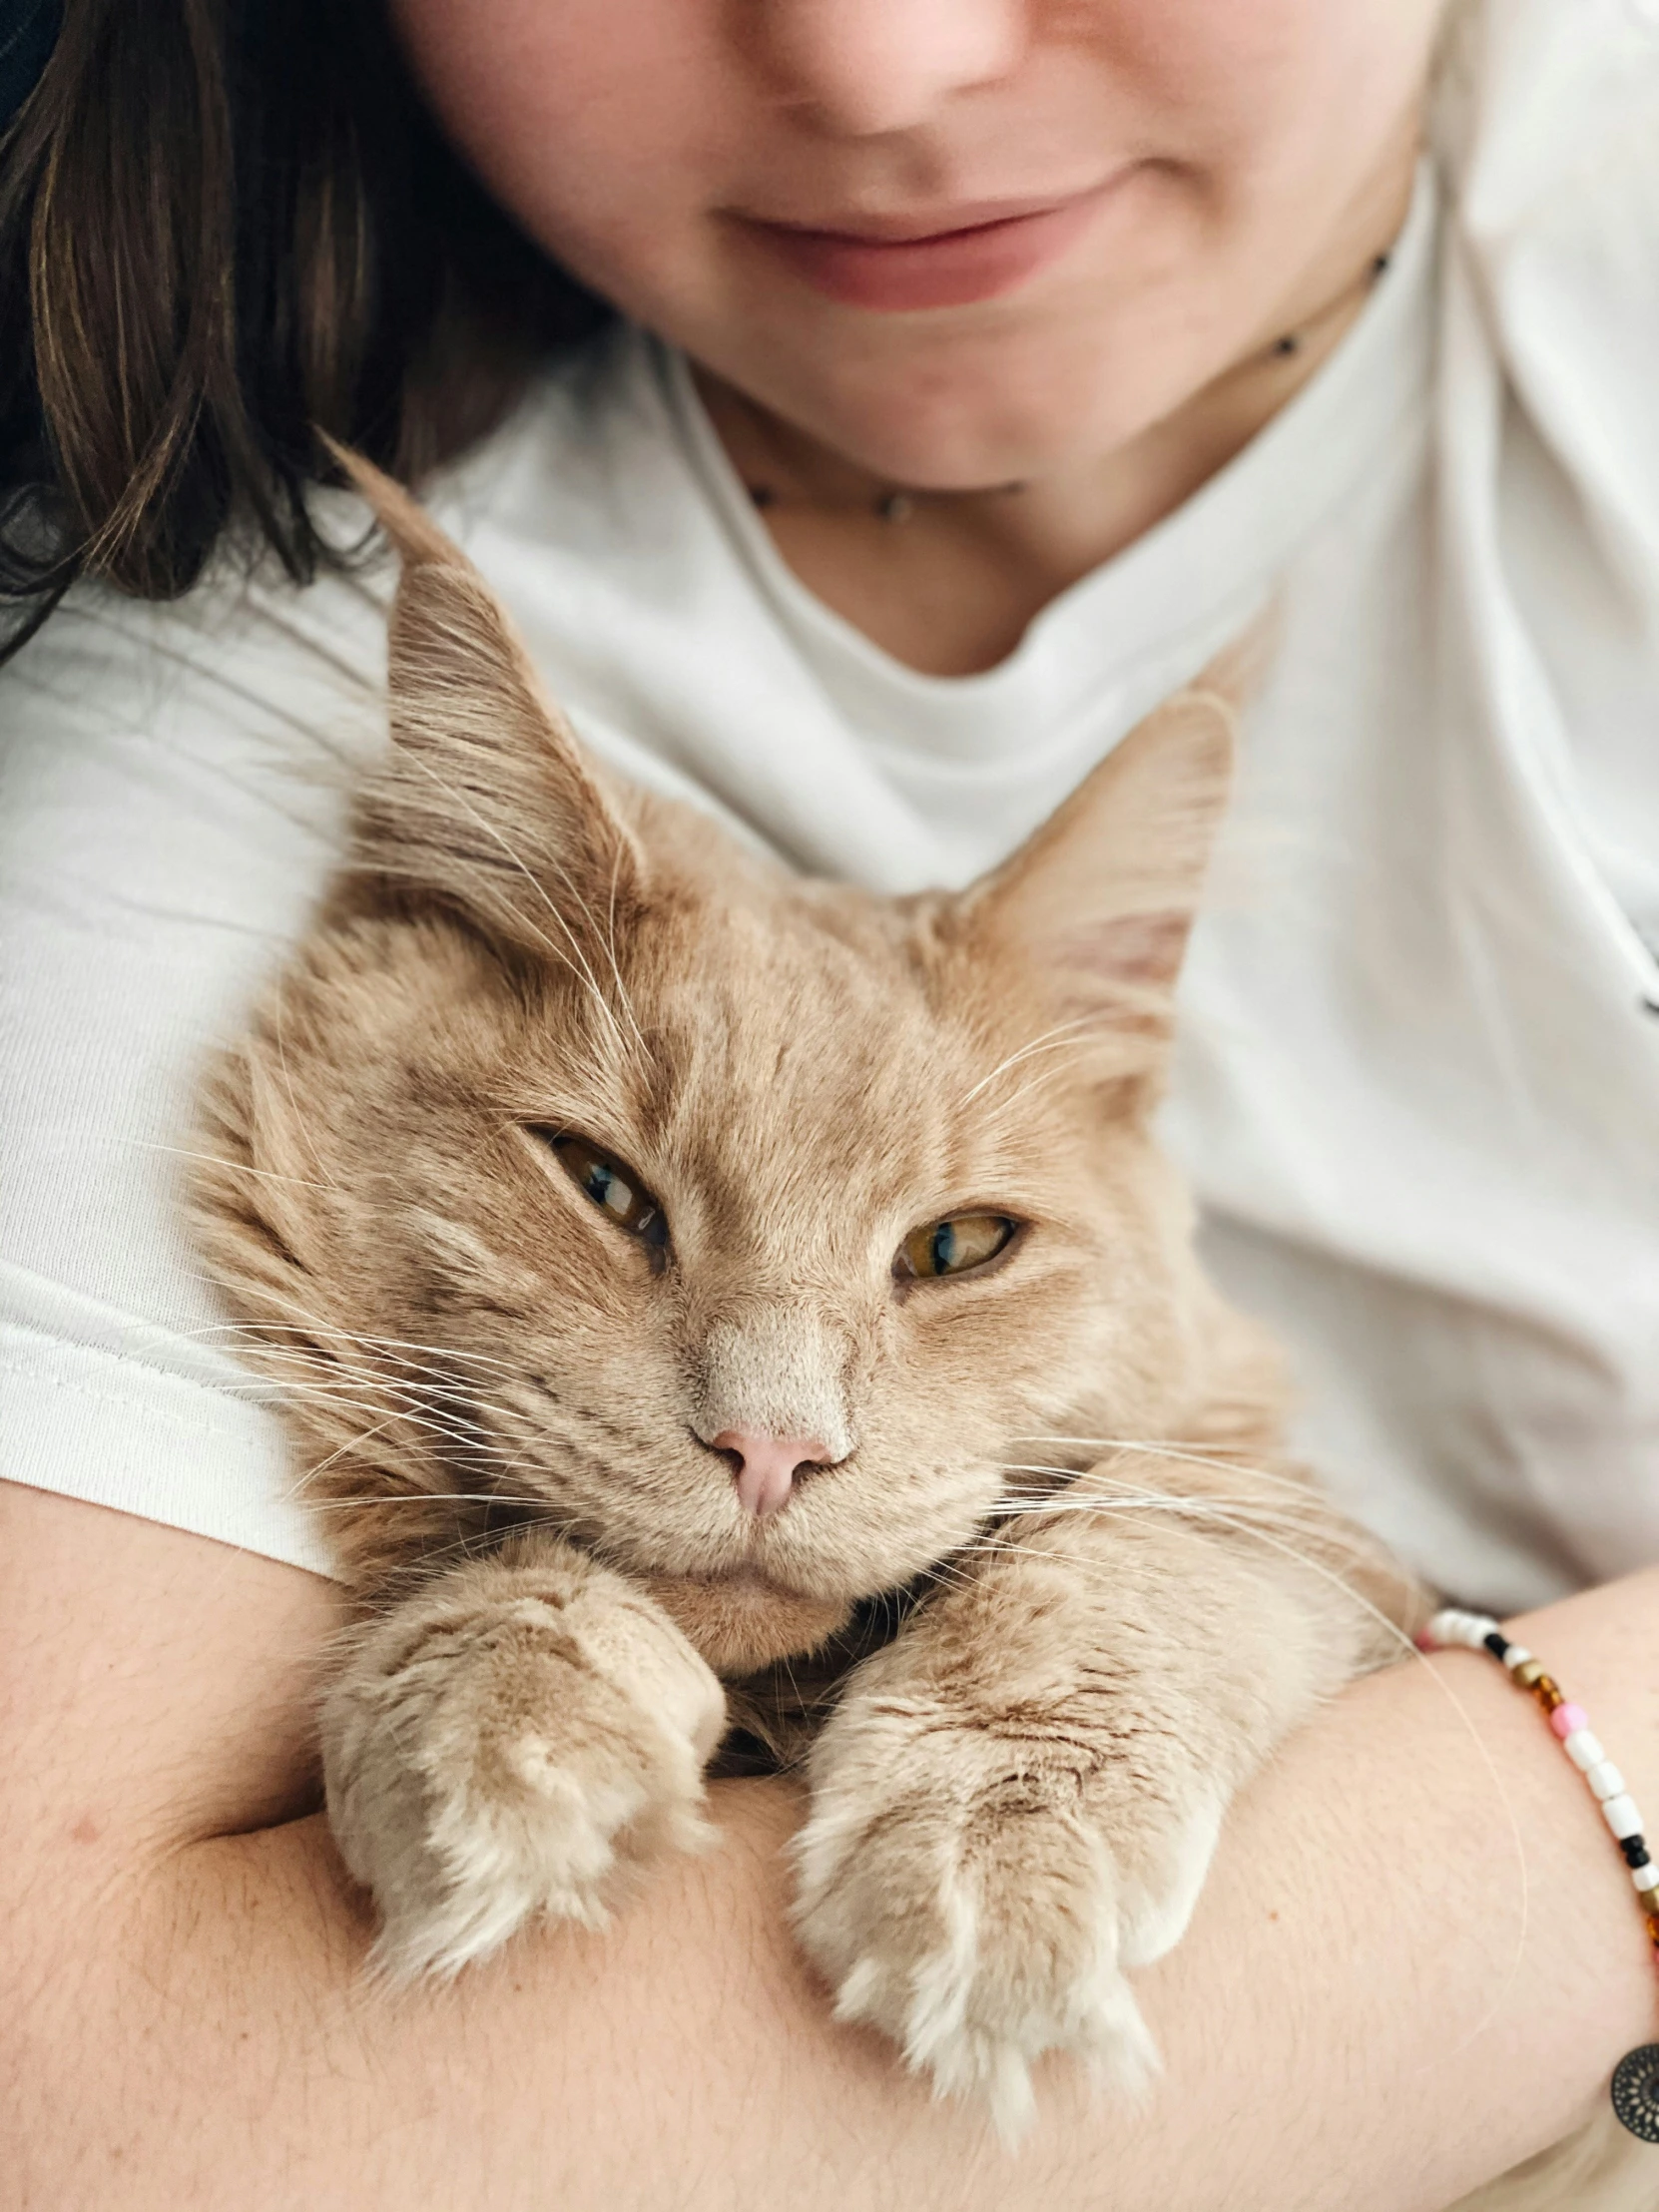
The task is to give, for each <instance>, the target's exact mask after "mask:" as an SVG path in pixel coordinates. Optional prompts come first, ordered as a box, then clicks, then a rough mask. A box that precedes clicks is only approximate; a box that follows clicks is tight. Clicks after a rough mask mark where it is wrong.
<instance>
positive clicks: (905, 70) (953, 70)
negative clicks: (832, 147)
mask: <svg viewBox="0 0 1659 2212" xmlns="http://www.w3.org/2000/svg"><path fill="white" fill-rule="evenodd" d="M1026 12H1027V9H1026V0H767V4H766V5H765V6H763V7H762V8H761V9H760V10H759V11H758V13H757V16H756V17H755V18H754V24H755V28H756V29H757V30H758V32H759V35H760V37H761V38H762V39H763V40H764V42H765V52H766V57H767V63H768V65H769V67H768V74H769V75H770V76H771V77H772V79H773V80H774V82H775V84H776V85H777V87H778V89H779V90H780V91H781V92H782V93H783V94H784V96H785V98H786V99H788V100H789V101H790V102H791V104H792V105H799V106H801V107H805V108H810V109H812V110H813V111H814V112H815V113H816V114H817V115H818V116H819V117H820V119H821V120H822V121H823V123H824V124H825V125H826V126H828V128H829V129H830V130H831V131H834V132H843V133H845V134H846V135H847V136H848V137H852V138H874V137H879V136H881V135H882V134H884V133H887V132H894V131H909V130H914V129H916V128H917V127H918V126H919V125H922V124H925V123H928V122H930V121H931V120H932V119H933V117H934V114H935V112H936V111H937V109H938V108H939V107H940V106H941V105H942V103H943V102H944V101H946V100H948V99H949V98H950V97H951V96H952V94H954V93H958V92H966V91H969V90H971V89H972V88H973V87H974V86H977V85H985V84H991V83H994V82H996V81H997V80H998V79H1000V78H1003V77H1006V76H1009V75H1011V74H1012V73H1013V72H1014V71H1015V70H1016V69H1017V68H1018V66H1019V62H1020V60H1021V57H1022V56H1023V54H1024V51H1025V46H1026V20H1025V19H1026Z"/></svg>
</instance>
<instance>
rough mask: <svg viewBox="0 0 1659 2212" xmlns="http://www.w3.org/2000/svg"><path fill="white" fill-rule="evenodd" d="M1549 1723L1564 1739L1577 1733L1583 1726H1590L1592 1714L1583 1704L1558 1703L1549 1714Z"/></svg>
mask: <svg viewBox="0 0 1659 2212" xmlns="http://www.w3.org/2000/svg"><path fill="white" fill-rule="evenodd" d="M1549 1725H1550V1727H1551V1728H1553V1729H1554V1731H1555V1733H1556V1735H1557V1736H1559V1737H1561V1738H1562V1739H1563V1741H1564V1740H1565V1739H1566V1738H1567V1737H1568V1736H1572V1735H1575V1734H1576V1733H1577V1731H1578V1730H1579V1729H1581V1728H1588V1727H1589V1725H1590V1716H1589V1714H1588V1713H1586V1712H1585V1710H1584V1708H1583V1706H1582V1705H1558V1706H1557V1707H1556V1708H1555V1710H1554V1712H1553V1713H1551V1715H1550V1716H1549Z"/></svg>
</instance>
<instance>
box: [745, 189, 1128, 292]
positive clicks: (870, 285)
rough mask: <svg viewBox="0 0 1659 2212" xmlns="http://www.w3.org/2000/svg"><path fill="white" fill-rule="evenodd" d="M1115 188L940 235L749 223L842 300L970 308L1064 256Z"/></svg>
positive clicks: (798, 269) (816, 285)
mask: <svg viewBox="0 0 1659 2212" xmlns="http://www.w3.org/2000/svg"><path fill="white" fill-rule="evenodd" d="M1110 190H1111V187H1110V186H1109V185H1108V186H1102V187H1101V188H1100V190H1099V191H1096V192H1089V193H1083V194H1080V195H1079V197H1078V198H1077V199H1075V200H1067V201H1065V202H1063V203H1062V204H1061V205H1060V206H1059V207H1057V208H1044V209H1042V210H1040V211H1039V212H1038V213H1037V214H1036V215H1020V216H1010V217H1009V218H1008V220H1007V221H1006V222H1003V223H982V224H978V225H976V226H975V228H974V229H972V230H971V231H941V232H939V233H938V234H937V235H936V236H935V237H933V238H925V239H903V240H879V241H878V240H874V239H859V238H850V237H848V236H847V235H846V234H845V233H844V232H838V231H794V230H790V229H787V228H786V227H784V226H783V225H780V224H774V223H756V224H752V225H750V226H749V228H750V229H751V231H752V232H753V234H754V235H755V236H756V237H758V238H761V239H763V240H764V241H765V242H766V244H767V246H768V247H769V248H770V249H771V251H772V252H773V253H774V254H776V255H777V256H778V257H779V259H780V260H782V261H784V262H786V263H787V264H788V265H789V267H790V268H791V269H793V270H794V271H795V273H796V275H797V276H798V277H804V278H805V279H806V281H807V282H808V283H809V284H811V285H812V287H813V289H814V290H815V291H819V292H822V293H823V294H824V296H825V297H826V298H827V299H834V300H837V301H838V302H839V303H840V304H841V305H842V306H847V307H871V308H874V309H875V310H876V311H877V312H878V313H880V312H884V313H887V314H901V313H905V312H909V311H913V310H914V309H916V308H918V307H966V306H971V305H972V304H973V303H974V301H976V300H980V299H996V298H999V297H1000V296H1001V295H1002V294H1003V293H1004V292H1010V291H1015V290H1017V289H1018V288H1019V286H1020V285H1021V284H1024V283H1028V282H1029V281H1030V279H1031V278H1032V277H1035V276H1036V275H1037V274H1038V272H1039V271H1041V270H1044V269H1047V268H1048V267H1049V265H1050V264H1051V263H1053V262H1056V261H1058V260H1059V258H1060V256H1061V255H1062V254H1064V253H1065V252H1066V250H1067V248H1068V247H1070V246H1071V245H1072V244H1073V242H1074V241H1075V240H1076V239H1077V238H1079V237H1080V236H1081V234H1082V233H1083V232H1084V231H1085V230H1086V229H1087V228H1088V226H1089V224H1090V222H1091V221H1092V220H1093V218H1094V216H1095V214H1096V212H1097V210H1098V209H1099V207H1100V203H1101V201H1102V200H1103V199H1104V198H1105V196H1106V194H1107V192H1109V191H1110Z"/></svg>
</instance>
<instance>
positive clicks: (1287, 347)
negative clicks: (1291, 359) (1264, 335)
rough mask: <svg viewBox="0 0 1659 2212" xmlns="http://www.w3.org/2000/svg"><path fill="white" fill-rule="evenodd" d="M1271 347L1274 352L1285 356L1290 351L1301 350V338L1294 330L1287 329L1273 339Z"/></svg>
mask: <svg viewBox="0 0 1659 2212" xmlns="http://www.w3.org/2000/svg"><path fill="white" fill-rule="evenodd" d="M1273 349H1274V351H1275V352H1276V353H1281V354H1284V355H1286V356H1289V355H1290V354H1292V353H1300V352H1301V351H1302V340H1301V338H1299V337H1298V336H1297V334H1296V332H1295V331H1294V330H1287V331H1286V332H1285V335H1284V336H1283V337H1282V338H1275V339H1274V341H1273Z"/></svg>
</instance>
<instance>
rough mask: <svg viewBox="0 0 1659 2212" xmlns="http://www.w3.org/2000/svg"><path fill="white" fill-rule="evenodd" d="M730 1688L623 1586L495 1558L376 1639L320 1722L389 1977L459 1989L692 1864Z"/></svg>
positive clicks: (380, 1629) (339, 1811) (451, 1579)
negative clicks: (678, 1856) (638, 1885)
mask: <svg viewBox="0 0 1659 2212" xmlns="http://www.w3.org/2000/svg"><path fill="white" fill-rule="evenodd" d="M724 1725H725V1696H724V1693H723V1692H722V1690H721V1687H720V1684H719V1682H718V1681H717V1680H716V1678H715V1676H714V1675H713V1674H712V1673H711V1672H710V1670H709V1668H708V1667H707V1666H705V1664H704V1663H703V1661H702V1660H701V1659H700V1658H699V1657H698V1655H697V1653H696V1652H695V1651H694V1650H693V1649H692V1647H691V1645H690V1644H689V1643H688V1642H687V1641H686V1639H685V1638H684V1637H683V1636H682V1635H681V1634H680V1632H679V1630H678V1629H677V1628H675V1627H674V1626H673V1624H672V1623H671V1622H670V1621H669V1620H668V1619H667V1618H666V1616H665V1615H663V1614H662V1613H661V1612H660V1611H659V1610H658V1609H657V1608H656V1607H655V1606H654V1605H652V1604H651V1602H650V1601H649V1600H648V1599H646V1598H644V1597H643V1596H641V1595H640V1593H639V1592H637V1591H635V1590H633V1589H632V1588H631V1587H630V1586H629V1585H628V1584H627V1583H625V1582H623V1581H622V1580H621V1579H620V1578H619V1577H617V1576H614V1575H611V1574H608V1573H606V1572H605V1571H604V1570H603V1569H601V1568H597V1567H594V1566H593V1565H592V1564H591V1563H590V1562H587V1561H585V1560H574V1561H573V1562H572V1563H571V1564H570V1565H569V1566H568V1567H567V1566H565V1565H563V1564H560V1565H555V1566H552V1567H546V1566H538V1567H534V1568H532V1567H522V1568H508V1567H504V1566H502V1565H500V1564H498V1563H495V1562H493V1561H481V1562H478V1563H476V1564H474V1565H471V1566H468V1567H465V1568H462V1569H460V1570H458V1571H457V1572H456V1573H453V1574H450V1575H447V1576H445V1577H444V1578H443V1579H442V1580H441V1581H439V1582H436V1583H434V1584H432V1585H431V1586H430V1587H429V1588H428V1589H427V1590H425V1591H423V1592H421V1593H420V1594H418V1595H417V1596H416V1597H414V1598H413V1599H411V1600H409V1601H408V1602H406V1603H405V1604H403V1605H401V1606H399V1607H397V1608H396V1609H395V1610H394V1611H392V1612H390V1613H388V1614H386V1615H384V1616H383V1617H381V1618H380V1619H378V1620H376V1621H375V1622H373V1623H372V1624H371V1626H370V1627H369V1629H368V1630H367V1631H366V1633H365V1634H363V1635H362V1636H361V1637H360V1638H359V1640H358V1641H357V1643H356V1645H355V1647H354V1649H353V1651H352V1653H351V1656H350V1659H349V1661H348V1663H347V1665H346V1668H345V1671H344V1672H343V1673H342V1675H341V1676H340V1678H339V1680H338V1681H337V1682H336V1684H335V1685H334V1688H333V1689H332V1691H331V1692H330V1694H329V1696H328V1699H327V1701H326V1704H325V1706H324V1709H323V1717H322V1736H323V1764H324V1772H325V1776H326V1781H327V1796H328V1814H329V1819H330V1821H331V1823H332V1825H333V1830H334V1835H335V1837H336V1839H337V1841H338V1843H339V1846H340V1850H341V1853H342V1854H343V1856H344V1859H345V1862H346V1865H347V1866H348V1868H349V1869H350V1871H351V1873H352V1874H353V1875H354V1876H355V1877H356V1879H357V1880H358V1881H359V1882H361V1883H362V1884H363V1885H364V1886H365V1887H366V1888H367V1889H369V1890H371V1891H372V1892H373V1894H374V1899H375V1902H376V1904H377V1906H378V1907H379V1911H380V1923H381V1926H380V1935H379V1939H378V1941H377V1943H376V1945H375V1952H374V1961H375V1964H376V1965H377V1966H378V1967H379V1968H380V1969H381V1970H382V1971H384V1972H386V1973H388V1974H389V1975H391V1976H392V1977H393V1978H395V1979H406V1978H409V1977H411V1976H413V1975H416V1974H419V1973H423V1972H438V1973H452V1972H454V1971H455V1970H456V1969H457V1968H458V1967H460V1966H462V1965H465V1964H466V1963H467V1962H468V1961H469V1960H472V1959H475V1958H481V1957H483V1956H485V1955H486V1954H487V1953H488V1952H490V1951H492V1950H494V1949H495V1948H496V1946H497V1945H498V1944H499V1943H501V1942H502V1941H504V1940H505V1938H506V1937H507V1936H510V1935H511V1934H512V1933H513V1932H514V1930H516V1929H517V1928H519V1927H521V1926H522V1925H523V1924H524V1923H525V1922H526V1921H528V1920H530V1919H532V1918H534V1917H536V1916H538V1915H547V1916H551V1917H554V1918H562V1919H567V1920H574V1921H579V1922H581V1923H583V1924H584V1925H585V1926H588V1927H597V1926H599V1925H601V1924H602V1923H603V1922H604V1920H605V1918H606V1903H605V1900H606V1894H607V1892H608V1890H609V1889H610V1888H611V1887H612V1885H613V1881H614V1878H615V1877H616V1876H617V1874H618V1872H619V1871H620V1870H621V1869H623V1868H624V1867H626V1866H628V1865H630V1864H637V1863H639V1862H642V1861H644V1860H645V1859H647V1858H649V1857H651V1856H653V1855H654V1854H655V1853H657V1852H659V1851H661V1850H663V1849H665V1848H672V1847H678V1848H680V1849H683V1850H697V1849H700V1848H701V1847H702V1846H703V1845H704V1844H706V1843H707V1842H708V1841H709V1840H710V1839H711V1835H712V1832H711V1831H710V1830H709V1828H708V1826H707V1824H706V1823H705V1822H704V1820H703V1818H702V1805H703V1765H704V1762H705V1760H706V1759H707V1758H708V1756H709V1754H710V1752H711V1751H712V1750H713V1749H714V1747H715V1745H716V1743H717V1742H718V1741H719V1739H720V1735H721V1732H722V1729H723V1727H724Z"/></svg>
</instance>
